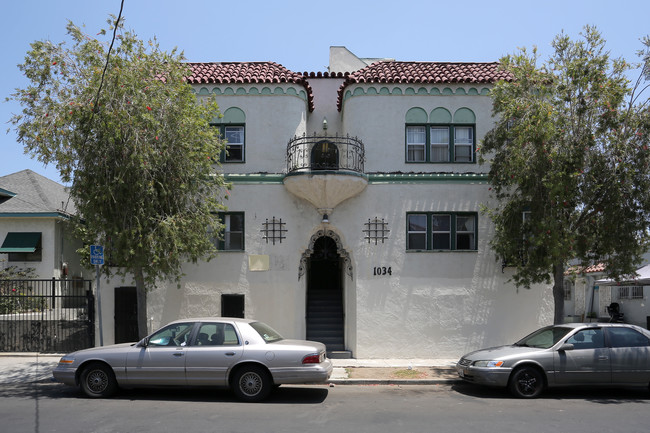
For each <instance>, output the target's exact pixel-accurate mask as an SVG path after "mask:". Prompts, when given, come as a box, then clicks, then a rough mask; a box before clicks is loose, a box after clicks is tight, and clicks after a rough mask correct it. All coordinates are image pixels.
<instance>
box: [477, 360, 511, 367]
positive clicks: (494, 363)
mask: <svg viewBox="0 0 650 433" xmlns="http://www.w3.org/2000/svg"><path fill="white" fill-rule="evenodd" d="M503 364H504V362H503V361H475V362H474V367H487V368H497V367H503Z"/></svg>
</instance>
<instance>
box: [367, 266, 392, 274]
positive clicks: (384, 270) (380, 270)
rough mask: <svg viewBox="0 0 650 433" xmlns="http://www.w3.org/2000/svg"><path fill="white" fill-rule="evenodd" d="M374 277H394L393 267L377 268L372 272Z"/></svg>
mask: <svg viewBox="0 0 650 433" xmlns="http://www.w3.org/2000/svg"><path fill="white" fill-rule="evenodd" d="M372 274H373V275H393V270H392V269H391V267H390V266H389V267H386V266H377V267H375V268H373V270H372Z"/></svg>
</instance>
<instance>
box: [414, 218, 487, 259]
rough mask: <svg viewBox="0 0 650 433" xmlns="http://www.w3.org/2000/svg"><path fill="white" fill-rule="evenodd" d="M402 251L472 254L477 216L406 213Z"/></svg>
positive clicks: (474, 245) (475, 236)
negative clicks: (469, 252)
mask: <svg viewBox="0 0 650 433" xmlns="http://www.w3.org/2000/svg"><path fill="white" fill-rule="evenodd" d="M406 232H407V233H406V234H407V239H406V249H407V250H417V251H427V250H431V251H446V250H469V251H473V250H476V249H477V247H476V238H477V214H475V213H437V212H436V213H432V212H426V213H424V212H423V213H409V214H407V215H406Z"/></svg>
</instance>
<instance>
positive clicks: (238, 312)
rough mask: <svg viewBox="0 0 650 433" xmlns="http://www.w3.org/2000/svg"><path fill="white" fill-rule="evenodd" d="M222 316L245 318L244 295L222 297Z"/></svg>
mask: <svg viewBox="0 0 650 433" xmlns="http://www.w3.org/2000/svg"><path fill="white" fill-rule="evenodd" d="M221 316H222V317H241V318H242V319H243V318H244V295H221Z"/></svg>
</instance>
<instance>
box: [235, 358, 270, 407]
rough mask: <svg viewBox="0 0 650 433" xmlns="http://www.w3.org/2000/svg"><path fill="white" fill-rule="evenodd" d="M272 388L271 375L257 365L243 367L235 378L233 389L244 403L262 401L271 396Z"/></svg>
mask: <svg viewBox="0 0 650 433" xmlns="http://www.w3.org/2000/svg"><path fill="white" fill-rule="evenodd" d="M272 387H273V383H272V380H271V376H270V375H269V373H268V372H267V371H266V369H264V368H263V367H260V366H257V365H247V366H244V367H241V368H240V369H239V370H237V371H236V372H235V374H234V376H233V381H232V389H233V391H234V393H235V395H236V396H237V398H239V399H240V400H243V401H262V400H264V399H265V398H266V397H268V396H269V394H270V393H271V389H272Z"/></svg>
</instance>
